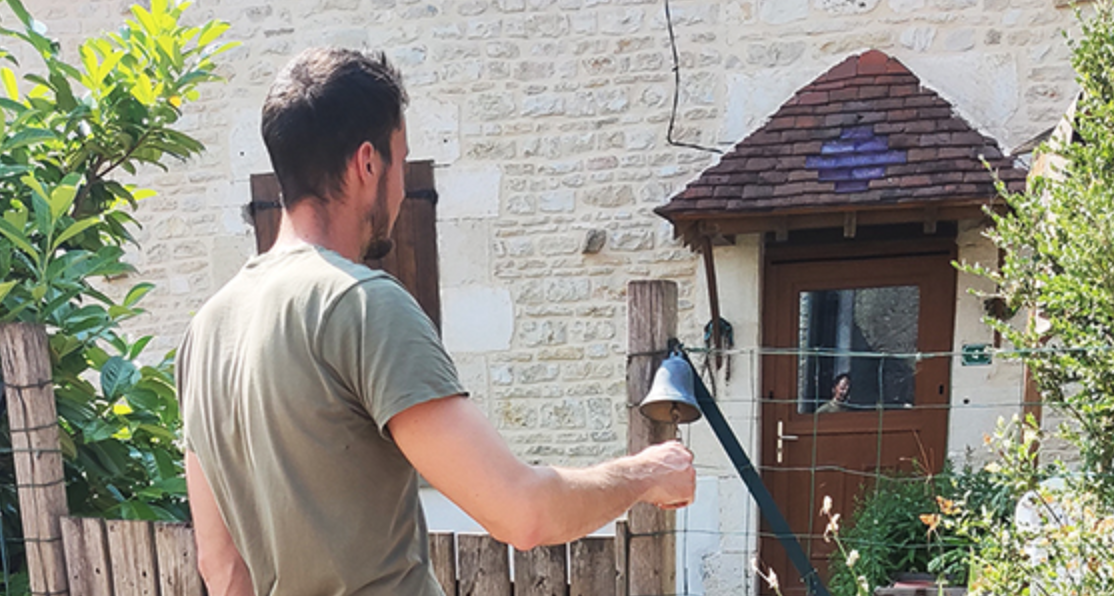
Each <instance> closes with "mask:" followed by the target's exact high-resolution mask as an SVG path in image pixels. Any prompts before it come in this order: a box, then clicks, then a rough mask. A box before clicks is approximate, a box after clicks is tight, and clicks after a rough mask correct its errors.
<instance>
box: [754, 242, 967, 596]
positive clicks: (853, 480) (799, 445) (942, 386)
mask: <svg viewBox="0 0 1114 596" xmlns="http://www.w3.org/2000/svg"><path fill="white" fill-rule="evenodd" d="M953 247H954V241H951V240H948V241H946V242H938V243H927V244H925V245H922V246H920V247H919V249H908V247H903V246H902V245H892V244H889V245H883V246H876V247H873V248H871V247H856V248H855V249H851V250H833V249H825V250H822V251H817V250H815V249H804V250H799V249H789V250H784V251H781V252H778V251H775V250H771V251H770V254H769V257H768V259H767V264H766V278H765V293H764V309H765V314H764V318H763V336H764V340H763V343H764V344H765V345H766V346H768V347H772V348H783V349H786V351H793V352H794V353H790V354H782V355H766V356H764V357H763V367H762V374H763V378H762V387H763V397H764V398H765V399H764V400H763V406H762V477H763V479H764V480H765V482H766V484H767V486H769V488H770V491H771V492H772V493H773V495H774V498H775V500H776V501H777V503H778V505H779V506H780V507H781V508H782V512H783V513H784V515H785V517H786V519H787V520H788V522H789V525H790V527H791V528H792V529H793V531H794V532H795V533H796V534H797V536H798V537H799V538H800V540H801V544H802V546H803V547H804V549H805V552H806V553H808V555H809V557H810V559H811V561H812V563H813V566H814V567H815V568H816V569H817V570H818V571H819V572H820V574H821V576H822V577H823V578H825V580H826V579H827V577H828V576H829V575H828V572H827V568H828V563H827V561H828V556H829V554H830V552H831V549H832V545H831V544H828V543H825V541H824V540H823V533H824V529H825V527H826V526H827V523H828V518H827V517H826V516H822V515H820V513H819V511H820V508H821V504H822V502H823V498H824V497H825V496H830V497H831V498H832V500H833V502H834V511H836V512H839V513H840V514H842V516H843V518H844V519H845V520H846V518H847V517H849V516H850V514H851V513H852V511H853V510H854V506H855V497H856V495H858V494H861V493H862V492H863V491H864V490H866V489H868V488H869V487H870V486H872V478H873V476H874V475H875V474H877V473H894V472H904V473H916V472H938V471H939V470H940V468H941V466H942V465H943V462H944V458H945V457H946V449H947V428H948V410H947V404H948V403H949V392H950V379H949V374H950V373H949V371H950V361H949V359H947V358H929V359H917V358H909V357H878V356H877V355H878V354H881V353H887V354H894V353H902V354H909V353H914V352H922V353H923V352H947V351H950V350H951V343H952V328H953V318H954V317H953V312H954V302H955V270H954V268H953V267H952V266H951V261H952V259H953V258H954V256H953V253H954V248H953ZM841 375H848V376H849V378H850V384H851V388H850V392H849V394H847V396H846V399H844V400H842V401H838V400H837V401H838V403H836V404H832V405H827V404H828V402H830V401H832V396H833V394H834V393H833V391H834V390H833V384H834V382H835V381H836V380H837V378H838V377H839V376H841ZM764 530H765V532H764V534H763V538H762V540H761V545H760V549H761V551H760V555H761V558H762V561H763V562H765V563H766V564H769V565H771V566H772V567H773V568H774V569H775V570H776V571H777V573H778V576H779V577H780V578H782V580H781V586H782V589H783V592H784V593H785V594H787V595H788V594H805V593H806V592H805V590H804V585H803V584H802V583H801V581H800V576H799V575H798V574H797V573H796V572H795V571H794V570H793V569H792V566H791V565H790V564H789V562H788V559H787V557H786V555H785V552H784V549H783V548H782V547H781V545H780V544H779V543H778V542H777V541H776V540H775V539H773V538H770V537H768V528H764ZM762 589H763V590H766V588H765V587H764V586H763V588H762ZM763 593H765V592H763Z"/></svg>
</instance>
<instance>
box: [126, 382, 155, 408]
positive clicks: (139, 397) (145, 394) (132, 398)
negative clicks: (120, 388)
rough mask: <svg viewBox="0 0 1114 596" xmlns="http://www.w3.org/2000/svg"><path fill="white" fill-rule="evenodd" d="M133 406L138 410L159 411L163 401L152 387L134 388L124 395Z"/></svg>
mask: <svg viewBox="0 0 1114 596" xmlns="http://www.w3.org/2000/svg"><path fill="white" fill-rule="evenodd" d="M124 397H125V398H126V399H127V400H128V403H129V404H131V407H132V408H133V409H136V410H148V411H152V412H154V411H157V410H159V409H160V408H161V407H162V401H161V400H160V399H159V396H158V394H157V393H155V392H154V391H151V390H150V389H140V388H133V389H132V390H131V391H128V393H127V394H126V395H125V396H124Z"/></svg>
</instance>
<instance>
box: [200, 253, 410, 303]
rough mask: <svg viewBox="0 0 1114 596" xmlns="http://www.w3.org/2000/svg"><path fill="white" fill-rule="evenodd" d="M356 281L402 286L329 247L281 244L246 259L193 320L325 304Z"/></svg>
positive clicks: (362, 284)
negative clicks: (283, 306)
mask: <svg viewBox="0 0 1114 596" xmlns="http://www.w3.org/2000/svg"><path fill="white" fill-rule="evenodd" d="M357 287H360V288H369V289H375V288H384V287H385V288H394V287H401V286H400V285H399V282H398V281H397V280H396V279H395V278H394V277H393V276H391V275H390V274H389V273H386V272H384V271H380V270H375V269H371V268H369V267H367V266H366V265H363V264H361V263H354V262H352V261H349V260H348V259H345V258H344V257H342V256H340V255H339V254H337V253H335V252H333V251H331V250H328V249H323V248H320V247H316V246H311V245H301V246H298V247H294V248H290V249H280V250H276V251H272V252H267V253H264V254H262V255H259V256H256V257H252V258H251V259H249V260H248V262H247V263H245V264H244V266H243V267H242V268H241V269H240V270H239V272H237V273H236V275H235V276H233V277H232V279H231V280H229V281H228V283H226V284H225V285H224V286H222V287H221V288H220V290H218V291H217V292H216V293H215V294H214V295H213V296H212V297H211V298H210V299H209V300H208V301H206V303H205V304H204V305H203V306H202V308H201V309H200V310H199V311H198V313H197V316H196V317H195V320H205V319H208V318H211V317H219V316H220V313H226V312H229V311H233V310H237V309H249V310H254V309H257V308H261V307H264V306H266V305H271V306H274V305H275V304H276V303H279V304H281V303H296V304H297V305H298V306H299V309H300V310H301V309H307V310H317V309H320V310H326V309H328V308H329V307H330V306H331V305H333V304H335V303H336V302H337V301H338V300H339V299H340V298H341V297H342V296H344V295H346V294H348V293H350V292H349V290H351V289H353V288H357Z"/></svg>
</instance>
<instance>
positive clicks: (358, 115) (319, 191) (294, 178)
mask: <svg viewBox="0 0 1114 596" xmlns="http://www.w3.org/2000/svg"><path fill="white" fill-rule="evenodd" d="M406 102H407V97H406V91H405V90H404V89H403V87H402V81H401V77H400V75H399V73H398V71H396V70H395V69H394V68H393V67H392V66H391V65H390V64H388V63H387V60H386V58H385V57H384V56H383V55H382V54H378V55H374V56H368V55H365V54H363V53H360V52H356V51H353V50H345V49H338V48H312V49H308V50H305V51H304V52H302V53H301V54H299V55H298V56H297V57H295V58H294V59H293V60H292V61H291V62H290V63H289V64H287V66H286V67H285V68H284V69H283V70H282V72H281V73H279V75H278V77H277V78H276V79H275V82H274V84H272V85H271V89H270V91H269V92H268V93H267V99H266V101H265V102H264V104H263V126H262V129H263V141H264V143H266V145H267V151H268V152H269V153H270V155H271V164H272V166H273V167H274V170H275V175H276V176H277V177H278V181H279V186H281V187H282V196H283V206H284V207H285V208H286V209H290V208H291V207H293V206H295V205H297V204H298V203H299V202H301V201H303V200H306V199H307V198H312V199H314V200H319V201H324V202H328V201H332V200H337V199H339V198H341V197H342V196H343V195H344V193H345V192H346V190H347V189H346V182H347V178H348V177H349V170H350V167H352V166H353V165H354V164H353V160H354V159H355V160H357V162H360V160H361V159H363V158H362V157H361V156H362V155H363V154H364V153H366V152H367V151H368V149H369V148H368V147H364V145H365V144H367V145H369V146H370V149H371V150H373V152H372V153H374V158H375V159H378V160H381V161H382V163H383V164H384V165H386V166H394V168H397V169H398V170H399V171H401V167H402V166H401V163H400V162H402V161H403V160H404V159H405V155H395V153H396V152H397V151H394V149H396V148H397V145H398V143H397V142H396V143H394V145H395V147H392V140H395V139H396V138H397V136H398V133H400V132H403V131H404V121H403V109H404V108H405V106H406ZM361 147H364V150H363V151H361ZM403 147H405V137H403ZM361 164H362V165H366V166H368V167H373V166H374V165H375V163H374V162H372V163H370V164H363V162H360V163H357V164H355V165H361ZM387 169H392V168H389V167H388V168H387ZM378 225H382V224H378ZM388 227H389V226H388Z"/></svg>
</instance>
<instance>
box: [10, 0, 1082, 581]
mask: <svg viewBox="0 0 1114 596" xmlns="http://www.w3.org/2000/svg"><path fill="white" fill-rule="evenodd" d="M671 4H672V5H671V7H670V8H671V10H672V20H673V23H674V25H675V27H676V33H677V46H678V50H679V52H680V66H681V81H682V82H681V89H680V102H679V110H678V112H677V115H676V125H677V128H676V131H675V137H676V138H677V139H678V140H683V141H686V142H690V143H699V144H705V145H711V146H716V147H721V148H730V147H731V146H733V145H734V144H735V143H736V142H738V141H739V140H740V139H742V138H743V137H744V136H746V135H747V134H748V133H749V132H751V131H753V130H754V129H756V128H757V127H758V126H760V125H761V124H762V123H763V122H764V120H765V119H766V118H767V117H768V116H769V115H770V114H771V113H773V112H774V111H775V110H776V109H777V108H778V107H779V106H780V105H781V104H782V103H784V102H785V101H786V100H787V99H789V97H790V96H791V95H792V94H793V93H794V92H795V91H796V90H797V89H798V88H799V87H801V86H803V85H805V84H806V83H808V82H809V81H811V80H812V79H814V78H815V77H816V76H818V75H819V74H820V73H822V72H824V71H825V70H827V69H828V68H830V67H832V66H834V65H835V64H837V63H839V62H840V61H841V60H843V59H844V58H846V57H847V56H848V55H850V54H852V53H857V52H860V51H862V50H866V49H870V48H875V49H879V50H883V51H885V52H886V53H888V54H891V55H893V56H896V57H898V58H899V59H900V60H901V61H902V62H903V63H904V64H905V65H907V66H908V67H909V69H910V70H911V71H913V72H914V73H915V74H916V75H917V76H918V77H920V78H921V80H922V82H923V83H924V84H925V85H926V86H929V87H931V88H932V89H934V90H935V91H937V92H938V93H939V94H940V95H941V96H943V97H944V98H945V99H947V100H948V101H950V102H951V103H952V104H954V105H955V106H956V107H957V109H958V110H959V111H960V113H961V114H962V115H963V116H964V117H965V119H967V120H968V121H969V122H971V123H972V124H973V125H975V126H976V127H978V128H979V130H980V132H983V133H985V134H989V135H991V136H993V137H994V138H996V139H997V140H998V141H999V143H1000V144H1001V145H1002V146H1003V147H1005V148H1007V149H1008V148H1010V147H1014V146H1016V145H1018V144H1020V143H1021V142H1023V141H1026V140H1028V139H1029V138H1030V137H1032V136H1034V135H1035V134H1037V133H1039V132H1040V131H1042V130H1044V129H1046V128H1048V127H1050V126H1052V125H1053V124H1055V123H1056V121H1057V120H1058V118H1059V116H1060V115H1061V113H1062V112H1063V110H1064V109H1065V108H1066V107H1067V105H1068V103H1069V101H1070V98H1071V96H1072V93H1073V90H1074V83H1073V81H1072V79H1073V73H1072V70H1071V68H1070V65H1069V63H1068V52H1067V49H1066V47H1065V44H1064V42H1063V39H1062V38H1061V35H1060V34H1061V31H1062V30H1064V29H1065V28H1071V27H1072V26H1073V19H1072V15H1071V13H1070V10H1068V9H1065V8H1060V7H1057V6H1056V5H1055V4H1056V3H1055V2H1053V1H1052V0H727V1H722V2H708V1H703V2H700V1H695V0H674V1H673V2H672V3H671ZM127 5H128V2H127V1H122V0H85V1H83V2H72V1H70V0H32V1H31V2H29V3H28V7H29V8H30V9H31V10H32V12H33V13H34V14H35V15H36V16H38V18H39V19H41V20H42V21H44V22H45V23H46V25H47V26H48V27H49V29H50V31H51V32H52V33H53V34H54V35H56V36H58V37H59V38H60V39H61V40H62V41H63V45H64V52H65V54H66V56H67V57H69V58H71V59H72V58H74V56H75V55H76V44H77V42H78V40H79V39H81V38H82V37H84V36H89V35H95V34H97V33H98V32H100V31H102V30H104V29H106V28H114V27H116V26H117V24H118V23H119V22H120V19H121V18H123V17H122V15H123V14H124V12H125V11H126V7H127ZM190 14H191V16H190V18H191V19H194V20H201V19H207V18H221V19H224V20H227V21H230V22H231V23H232V25H233V27H232V29H231V30H230V32H229V34H228V37H230V38H231V39H236V40H239V41H241V42H242V44H243V45H241V46H240V47H239V48H237V49H236V50H234V51H232V52H230V53H229V54H226V55H225V56H224V57H223V62H224V64H225V65H224V66H223V67H222V69H221V72H222V74H223V75H224V76H225V77H226V78H227V79H228V83H227V84H225V85H220V86H211V87H209V88H208V89H207V90H206V91H205V92H204V94H203V98H202V100H201V101H200V102H199V103H197V104H194V105H191V106H189V108H188V110H187V115H186V117H185V122H184V124H185V127H186V128H187V130H188V131H189V132H190V133H192V134H194V135H196V136H197V137H198V138H199V139H201V140H202V141H203V142H204V143H205V144H206V145H207V146H208V152H207V153H206V154H204V155H203V156H201V157H200V158H197V159H195V160H193V161H190V162H189V163H185V164H177V165H174V166H173V167H172V168H171V171H170V172H169V173H160V172H158V171H150V172H144V173H142V174H141V176H140V177H139V180H138V182H139V183H141V184H144V185H149V186H151V187H153V188H155V189H156V190H157V191H158V192H159V196H158V197H156V198H152V199H149V200H147V201H146V202H145V203H144V204H143V206H142V207H141V209H140V211H139V214H138V218H139V219H140V220H141V221H142V222H143V223H144V228H143V230H142V231H141V232H140V233H139V235H138V237H139V239H140V241H141V243H142V250H141V251H136V252H135V253H134V255H133V256H132V260H133V262H134V263H135V264H136V266H137V267H138V269H139V273H138V275H136V276H133V277H132V278H130V279H126V280H119V281H115V282H112V283H111V285H112V286H115V287H116V289H117V290H118V291H123V288H124V287H125V286H129V285H131V284H132V283H135V282H137V281H140V280H150V281H153V282H155V283H156V284H158V289H157V290H155V291H154V292H152V294H151V295H150V296H149V298H148V299H147V300H146V303H145V305H146V307H147V308H148V309H149V311H150V314H148V315H146V316H144V317H143V318H142V319H140V320H139V321H138V322H137V323H136V324H135V325H134V326H133V328H132V330H133V331H134V332H136V333H143V334H155V335H156V336H157V341H155V342H154V343H153V344H152V346H153V347H152V348H151V349H152V354H151V357H152V358H154V357H157V356H158V355H160V353H161V351H163V350H166V349H169V348H171V347H173V346H174V345H175V343H176V341H177V338H178V337H179V336H180V334H181V332H182V331H183V329H184V327H185V325H186V323H187V322H188V320H189V317H190V314H191V312H193V311H195V310H196V309H197V308H198V307H199V306H200V305H201V304H202V303H203V301H204V300H205V299H206V298H207V297H209V296H210V295H211V294H212V293H213V292H214V291H216V289H217V288H218V287H219V286H220V285H221V284H222V283H224V282H225V281H226V280H227V279H228V278H229V277H230V276H232V275H233V274H234V273H235V271H236V270H237V269H238V268H239V267H240V265H241V264H242V263H243V262H244V260H245V259H247V258H248V257H249V256H250V255H251V254H252V253H253V251H254V241H253V236H252V230H251V228H250V227H249V226H248V225H247V224H246V223H245V222H244V221H243V219H242V217H241V211H240V208H241V206H242V205H243V204H244V203H246V202H247V201H248V200H249V198H250V190H249V186H248V179H249V176H250V175H251V174H252V173H259V172H267V171H269V170H270V165H269V163H268V161H267V158H266V155H265V152H264V151H263V147H262V143H261V141H260V140H259V134H258V125H259V109H260V105H261V102H262V98H263V96H264V94H265V92H266V89H267V85H268V84H269V82H270V81H271V79H272V78H273V77H274V75H275V73H276V72H277V70H278V69H279V68H280V67H281V66H282V65H283V63H285V62H286V61H287V60H288V59H289V58H290V57H291V56H292V55H294V54H295V53H296V52H298V51H299V50H300V49H302V48H304V47H307V46H310V45H316V44H337V45H342V46H348V47H354V48H366V49H383V50H384V51H386V52H387V54H388V56H389V57H390V58H391V59H392V60H393V61H394V62H395V63H396V64H398V65H399V66H400V67H401V69H402V70H403V72H404V73H405V76H406V81H407V85H408V87H409V91H410V94H411V97H412V106H411V108H410V111H409V116H408V118H409V127H410V144H411V158H412V159H433V160H435V163H436V165H437V170H436V178H437V182H438V187H439V190H440V194H441V203H440V204H439V207H438V209H439V222H438V226H439V242H440V250H441V261H442V263H441V271H442V280H441V285H442V292H443V297H444V304H445V306H444V309H445V310H444V319H445V330H444V333H445V338H446V343H447V344H448V346H449V348H450V350H451V351H452V352H453V354H454V356H455V357H456V359H457V362H458V364H459V366H460V369H461V373H462V376H463V378H464V380H465V383H466V384H467V385H468V387H469V388H470V389H472V390H473V392H474V396H475V398H476V399H477V401H478V403H480V404H481V405H482V407H483V408H484V410H485V411H486V412H487V414H488V415H489V417H490V418H491V419H492V420H493V421H494V422H495V424H496V425H497V426H498V428H499V429H500V431H501V432H502V433H503V434H504V436H505V437H506V438H507V439H508V441H509V442H510V443H511V444H512V446H513V448H514V449H515V451H516V452H518V453H519V454H521V455H522V456H524V457H525V458H527V459H529V460H531V461H544V462H552V463H572V464H585V463H591V462H594V461H598V460H600V459H602V458H603V457H605V456H611V455H615V454H619V453H622V452H623V451H624V450H625V421H626V416H627V413H626V409H625V407H624V406H623V402H624V398H625V390H624V366H625V358H624V351H625V349H626V324H625V322H626V313H625V287H626V283H627V282H628V281H629V280H632V279H641V278H668V279H674V280H677V281H678V282H679V284H680V289H681V299H682V314H681V316H682V339H684V340H685V341H686V342H687V343H689V344H696V343H698V341H699V338H700V333H699V329H700V327H701V326H702V325H703V323H704V322H705V321H707V320H708V318H709V317H710V315H709V314H708V312H707V308H706V300H705V299H704V297H703V291H704V288H703V285H702V284H703V282H702V281H700V279H701V278H699V277H698V273H697V270H698V265H699V262H698V260H697V259H696V257H695V256H694V255H693V254H692V253H690V251H689V250H687V249H686V248H684V247H682V246H680V245H679V244H678V243H676V242H675V241H674V240H673V239H672V230H671V228H670V227H669V226H668V225H667V224H666V222H664V220H662V219H660V218H659V217H657V216H655V215H653V214H652V213H651V211H650V210H651V209H652V208H654V207H656V206H658V205H660V204H662V203H663V202H664V201H665V200H666V198H667V197H669V196H671V195H672V194H673V193H675V192H677V191H679V190H680V189H681V188H683V187H684V184H685V183H687V182H688V181H690V180H691V179H693V178H695V177H696V176H697V175H698V174H699V173H700V172H701V171H703V170H704V169H705V168H706V167H708V166H709V165H711V164H712V163H714V157H715V156H714V155H712V154H710V153H707V152H701V151H695V150H691V149H683V148H677V147H673V146H670V145H669V144H668V143H667V141H666V130H667V126H668V122H669V120H670V112H671V104H672V93H673V74H672V72H671V68H672V58H671V51H670V46H669V36H668V33H667V30H666V20H665V13H664V10H663V4H662V3H661V2H660V1H656V0H302V1H300V2H294V1H292V0H271V1H268V2H262V1H258V0H200V1H199V2H197V5H196V6H195V7H194V8H193V9H191V11H190ZM601 235H602V237H603V238H604V243H603V246H602V248H601V249H600V250H599V251H598V252H597V253H594V254H585V253H583V252H582V247H583V246H584V243H585V242H586V240H587V238H588V237H589V236H592V237H594V238H595V239H597V240H598V239H599V238H600V237H601ZM723 299H724V300H731V299H732V297H731V296H724V297H723ZM733 564H734V563H733ZM744 568H745V567H744Z"/></svg>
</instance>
